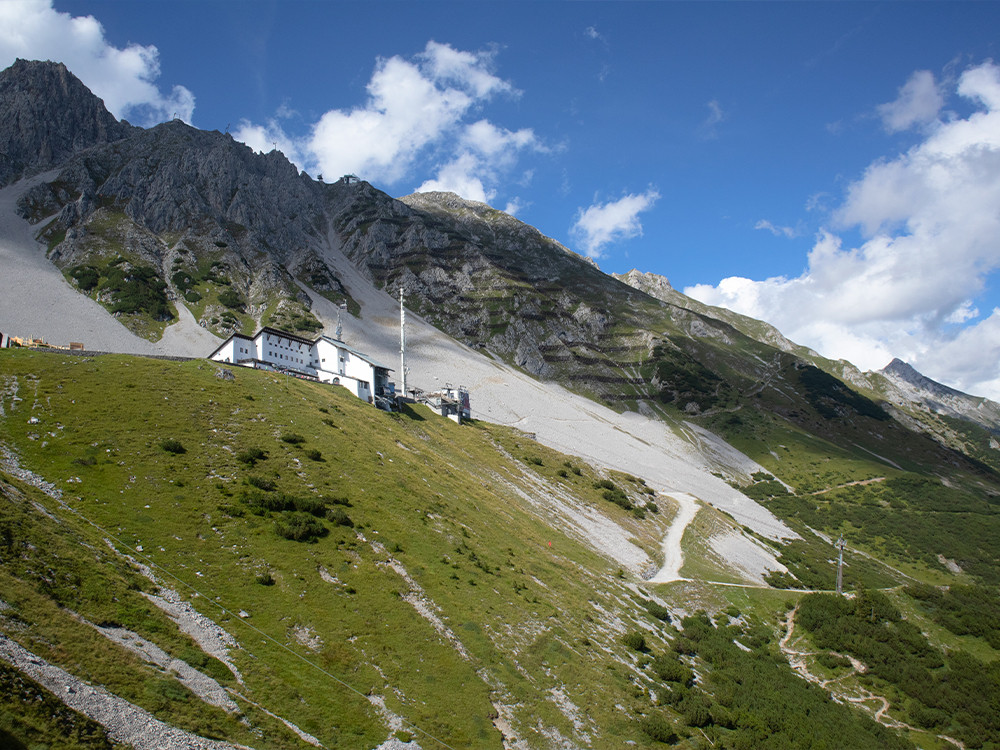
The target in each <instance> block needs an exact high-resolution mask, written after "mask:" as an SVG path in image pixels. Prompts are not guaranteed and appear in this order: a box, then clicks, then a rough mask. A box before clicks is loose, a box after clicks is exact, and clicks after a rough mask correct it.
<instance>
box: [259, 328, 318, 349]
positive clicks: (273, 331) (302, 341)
mask: <svg viewBox="0 0 1000 750" xmlns="http://www.w3.org/2000/svg"><path fill="white" fill-rule="evenodd" d="M262 333H270V334H272V335H274V336H281V337H282V338H286V339H289V340H291V341H298V342H299V343H300V344H306V345H308V346H312V345H313V344H314V343H316V341H315V339H307V338H303V337H302V336H299V335H298V334H295V333H289V332H288V331H282V330H280V329H278V328H271V327H270V326H264V327H263V328H261V329H260V330H259V331H257V333H255V334H254V335H253V338H255V339H256V338H260V335H261V334H262Z"/></svg>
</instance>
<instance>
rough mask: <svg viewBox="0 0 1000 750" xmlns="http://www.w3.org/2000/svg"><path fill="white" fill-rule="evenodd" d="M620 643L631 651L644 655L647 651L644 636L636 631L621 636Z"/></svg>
mask: <svg viewBox="0 0 1000 750" xmlns="http://www.w3.org/2000/svg"><path fill="white" fill-rule="evenodd" d="M622 643H624V644H625V645H626V646H628V647H629V648H630V649H632V650H633V651H640V652H642V653H645V652H646V651H648V650H649V649H648V648H647V647H646V636H644V635H643V634H642V633H640V632H639V631H638V630H633V631H631V632H629V633H626V634H625V635H623V636H622Z"/></svg>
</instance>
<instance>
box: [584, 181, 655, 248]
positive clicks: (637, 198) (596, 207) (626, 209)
mask: <svg viewBox="0 0 1000 750" xmlns="http://www.w3.org/2000/svg"><path fill="white" fill-rule="evenodd" d="M659 198H660V194H659V192H657V191H656V190H655V189H653V188H650V189H649V190H647V191H646V192H645V193H640V194H633V193H630V194H628V195H624V196H622V197H621V198H619V199H618V200H616V201H609V202H607V203H595V204H593V205H592V206H589V207H588V208H581V209H580V210H579V211H578V212H577V215H576V222H575V223H574V224H573V226H572V227H571V228H570V235H571V236H572V237H573V240H574V241H575V242H578V243H580V245H581V246H582V247H583V251H584V252H585V253H586V254H587V255H589V256H590V257H592V258H600V257H601V255H602V253H603V251H604V248H605V247H606V246H607V245H609V244H611V243H612V242H618V241H621V240H625V239H629V238H631V237H637V236H641V235H642V223H641V222H640V221H639V214H640V213H642V212H643V211H648V210H649V209H650V208H652V206H653V204H654V203H656V201H657V200H659Z"/></svg>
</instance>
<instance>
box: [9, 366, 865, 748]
mask: <svg viewBox="0 0 1000 750" xmlns="http://www.w3.org/2000/svg"><path fill="white" fill-rule="evenodd" d="M220 372H221V370H220V368H218V367H217V366H216V365H214V364H209V363H207V362H198V361H192V362H187V363H182V364H179V363H173V362H166V361H157V360H149V359H141V358H131V357H124V356H104V357H97V358H89V357H70V356H68V355H63V354H40V353H31V352H18V351H11V352H5V353H4V355H3V360H2V367H0V383H2V392H3V395H2V397H0V405H2V408H3V412H2V417H0V419H2V420H3V430H4V434H5V435H6V436H7V437H6V438H5V443H6V445H7V447H8V448H9V449H11V450H13V451H14V453H16V455H17V457H18V460H19V462H20V464H21V466H22V467H23V468H24V469H29V470H31V471H33V472H34V473H35V475H36V479H37V477H45V478H46V479H47V480H49V481H51V482H52V483H53V485H54V488H53V492H54V491H55V490H58V491H61V493H62V495H61V500H60V499H56V498H54V497H52V496H50V495H47V494H44V493H42V492H40V491H38V490H37V489H35V488H33V487H30V486H27V485H25V484H24V483H23V482H22V481H20V480H19V479H18V478H17V476H15V474H16V472H15V474H10V473H8V474H6V475H4V476H3V483H2V485H0V488H2V491H0V494H2V496H3V503H4V507H5V509H4V513H3V516H2V518H3V524H4V528H3V534H2V541H3V549H4V550H5V552H4V561H5V563H4V566H3V569H2V575H0V600H2V601H3V602H4V603H5V605H6V608H5V609H4V610H3V612H2V613H0V616H2V618H3V625H4V627H3V630H4V632H5V633H6V634H7V635H8V636H9V637H11V638H13V639H14V640H16V641H17V642H18V643H20V644H21V645H22V646H24V647H25V648H28V649H29V650H30V651H32V652H33V653H35V654H36V655H37V656H39V657H40V658H42V659H45V660H47V661H50V662H53V663H57V664H59V665H61V666H63V667H64V668H65V669H67V670H68V671H70V672H71V673H74V674H76V675H78V676H81V677H84V678H86V679H91V680H93V681H95V682H98V683H101V684H104V685H106V686H107V687H108V688H109V689H111V690H112V691H113V692H115V693H117V694H119V695H121V696H122V697H125V698H126V699H128V700H129V701H131V702H133V703H135V704H137V705H140V706H142V707H143V708H145V709H147V710H149V711H150V712H152V713H153V714H154V715H156V716H158V717H159V718H161V719H164V720H167V721H169V722H171V723H173V724H175V725H177V726H179V727H181V728H183V729H185V730H186V731H189V732H192V733H195V734H200V735H202V736H214V737H219V738H226V739H228V740H232V741H237V742H241V743H244V744H247V745H250V746H253V747H299V746H305V745H303V740H301V739H300V736H299V735H297V734H296V733H295V732H293V731H292V730H290V729H288V728H287V727H286V726H285V725H284V724H282V723H281V722H280V721H278V720H277V719H275V718H274V716H279V717H281V718H282V719H285V720H287V721H289V722H291V723H292V724H294V725H295V726H296V727H297V728H298V729H299V730H300V731H301V732H303V733H308V734H309V735H312V736H313V737H315V738H316V739H317V740H318V741H319V742H321V743H322V744H323V745H324V746H325V747H344V748H357V747H374V746H376V745H378V744H379V743H381V742H383V741H384V740H386V738H387V736H389V735H390V734H391V733H395V734H396V736H397V737H399V738H401V739H404V740H405V739H408V738H411V737H412V738H414V739H416V740H417V741H418V743H419V745H420V746H421V747H424V748H431V747H436V746H441V745H440V743H444V744H445V746H451V747H500V746H501V744H502V741H503V740H502V737H501V731H502V732H503V734H504V735H505V736H506V744H507V746H510V747H555V746H560V747H561V746H563V745H564V744H568V745H569V746H578V747H595V748H599V747H608V748H610V747H620V746H621V744H622V743H623V742H625V741H626V740H631V741H634V742H636V743H638V745H639V746H648V747H653V746H656V743H655V740H654V738H655V737H658V736H665V735H663V733H664V732H666V733H667V734H671V735H676V737H677V738H678V739H679V740H680V741H681V742H682V744H686V745H687V746H689V747H694V746H698V743H699V742H700V740H699V739H698V738H699V737H701V736H702V731H701V730H702V729H704V728H708V729H709V730H710V731H712V732H716V733H718V732H722V733H723V734H727V735H729V736H731V737H733V738H736V737H738V736H742V734H746V733H749V732H750V731H751V730H750V729H749V727H750V724H747V723H746V722H750V721H751V719H750V718H748V717H750V716H751V714H753V711H752V710H751V709H750V708H746V709H745V710H748V711H750V714H747V715H746V716H743V718H742V719H739V720H736V719H733V720H732V721H730V722H729V723H730V725H731V726H730V728H728V729H724V728H723V729H718V730H716V729H713V728H712V727H710V726H708V725H707V724H699V719H698V717H697V716H693V717H692V715H689V714H690V713H691V711H693V710H694V709H693V708H691V706H695V705H700V702H704V701H706V700H709V698H708V696H709V695H710V694H709V693H705V692H704V691H702V690H701V689H700V688H699V689H695V688H694V687H691V686H689V687H685V685H684V684H683V683H684V681H685V679H687V678H684V679H682V680H681V682H679V683H678V682H671V680H668V679H667V678H666V677H664V676H663V675H667V676H668V677H671V679H676V678H677V674H676V670H677V669H680V668H681V667H683V670H689V669H690V668H691V667H692V666H693V667H694V669H695V670H696V671H699V672H700V671H701V670H703V669H707V668H708V667H707V664H708V662H703V659H705V658H708V656H707V654H709V653H711V647H710V646H709V645H708V643H707V642H706V644H705V645H703V646H702V647H701V648H696V647H692V648H690V649H689V651H690V653H691V654H697V656H691V655H688V656H685V655H683V654H681V653H678V652H677V651H676V649H674V648H673V644H675V643H678V642H679V641H678V635H677V631H676V630H675V629H674V627H672V626H671V625H669V624H668V621H669V620H670V615H669V611H670V609H673V610H674V612H675V615H674V616H675V617H676V612H677V609H678V608H681V609H687V611H688V612H690V611H692V610H691V609H688V607H689V606H690V604H691V602H689V601H688V600H687V597H686V594H684V592H683V590H679V591H677V592H674V593H673V594H672V593H671V590H670V589H666V590H664V589H660V590H657V589H653V588H650V587H648V586H644V585H642V584H641V583H640V582H639V581H636V580H632V579H631V577H630V576H628V575H626V574H623V573H622V572H621V570H620V569H619V567H618V566H617V565H616V564H615V562H614V561H613V560H611V559H609V558H608V557H605V556H602V554H600V553H599V552H598V548H597V546H595V544H594V543H593V542H591V541H588V535H587V533H586V532H585V531H583V529H585V528H586V524H585V520H586V518H588V517H589V518H599V519H603V520H602V523H604V524H605V526H604V529H605V531H607V530H609V529H613V528H616V527H617V528H619V529H621V530H623V532H624V533H623V539H628V538H629V537H631V539H632V542H631V543H633V544H637V545H640V546H642V547H645V548H647V549H649V550H650V551H653V550H655V549H656V547H657V545H658V543H659V539H660V538H661V537H662V535H663V533H664V530H665V527H666V525H667V524H668V523H669V518H670V515H671V512H672V507H671V503H670V501H669V500H667V499H665V498H662V497H660V498H656V499H653V498H652V497H651V496H650V494H649V493H648V492H647V491H645V489H644V485H643V484H642V483H641V482H639V481H637V480H634V479H633V478H629V477H626V476H623V475H614V476H604V477H601V476H599V475H597V474H595V472H594V470H593V469H591V468H590V467H588V466H586V465H583V464H581V463H580V462H578V461H574V460H573V459H572V458H571V457H566V456H562V455H560V454H556V453H554V452H553V451H550V450H548V449H546V448H544V447H543V446H540V445H538V444H536V443H534V442H533V441H532V440H530V439H527V438H526V437H524V436H523V435H521V434H519V433H517V432H515V431H511V430H508V429H501V428H497V427H490V426H487V425H484V424H480V423H470V424H467V425H463V426H461V427H459V426H457V425H455V424H453V423H452V422H450V421H447V420H442V419H440V418H437V417H434V416H433V415H432V414H431V413H430V412H429V411H423V410H421V409H417V410H408V411H405V412H404V413H402V414H398V415H388V414H384V413H381V412H378V411H376V410H373V409H371V408H370V407H368V406H366V405H364V404H362V403H361V402H359V401H357V400H356V399H353V398H351V397H350V396H348V395H341V394H340V393H338V389H335V388H334V389H330V388H326V387H322V386H319V385H318V384H312V383H306V382H301V381H297V380H294V379H289V378H284V377H278V376H274V375H269V374H266V373H260V372H254V371H245V370H236V371H235V372H234V379H232V380H228V379H222V378H220V377H219V374H220ZM109 383H114V384H115V387H114V388H109V387H108V384H109ZM22 478H23V476H22ZM609 485H610V486H611V487H613V488H615V491H614V492H611V495H610V497H609V496H608V495H607V494H606V493H607V492H608V486H609ZM618 497H622V498H626V499H627V500H628V502H629V503H630V504H633V505H636V506H646V508H647V509H646V512H645V514H644V516H645V517H643V518H640V517H639V516H640V515H643V514H641V513H636V512H635V511H626V510H625V509H624V508H623V507H620V505H619V504H616V502H615V499H616V498H618ZM651 503H656V505H657V510H659V512H652V505H651ZM567 509H569V510H567ZM567 519H570V520H567ZM612 524H613V526H612ZM312 532H315V535H314V536H312V538H311V539H310V536H311V534H312ZM286 537H292V538H286ZM295 537H299V538H300V539H301V540H298V541H297V540H296V539H295ZM137 564H141V565H144V566H148V568H149V569H150V571H151V574H152V575H153V576H154V577H155V578H156V579H157V580H158V581H159V582H160V585H162V586H165V587H170V588H174V589H176V590H177V591H178V592H180V593H181V595H182V598H183V599H184V600H187V601H189V602H190V603H191V604H192V605H193V606H194V608H195V609H196V610H197V611H198V612H200V613H201V614H202V615H204V616H205V617H207V618H210V619H212V620H214V621H216V622H218V623H219V624H220V625H221V626H222V627H223V628H224V629H225V630H226V631H228V632H229V633H230V634H231V635H232V636H233V637H234V638H235V639H236V641H237V642H238V644H239V647H238V648H234V649H231V650H230V652H229V655H228V659H229V660H230V662H231V665H232V667H233V669H234V670H235V671H231V670H230V669H228V668H227V667H226V666H225V665H224V664H223V663H222V662H221V661H219V659H218V658H210V657H209V656H207V655H206V654H204V653H202V652H201V651H200V650H199V649H198V648H196V647H195V645H194V644H193V643H192V640H191V637H189V636H187V635H185V634H184V633H183V632H181V631H180V630H179V629H178V627H177V626H176V625H175V624H174V623H173V622H172V621H171V620H170V619H169V618H168V617H167V616H165V614H164V613H163V612H162V611H161V610H160V609H158V608H157V607H156V606H155V602H154V601H153V600H152V599H150V595H154V594H156V593H157V591H159V593H160V594H161V595H162V594H163V590H162V589H159V588H158V585H157V584H154V583H153V581H151V580H150V579H149V578H148V577H147V576H145V575H143V573H142V570H141V569H140V568H137V567H136V565H137ZM677 594H680V595H681V596H680V598H677V597H676V595H677ZM775 604H776V602H775V600H773V599H768V598H767V597H763V598H759V599H757V600H756V603H749V602H748V606H747V608H746V613H745V614H744V615H743V616H742V619H739V621H738V622H736V621H734V623H732V625H731V626H732V627H733V628H735V630H733V633H734V634H736V633H741V632H744V629H746V628H750V629H751V630H752V631H753V632H758V631H759V634H761V635H763V634H764V633H765V632H766V631H768V630H770V629H772V628H773V626H774V623H775V618H776V616H777V615H776V612H775V610H774V609H773V608H774V607H775ZM662 618H666V620H664V619H662ZM685 622H687V621H685ZM88 623H90V624H88ZM769 623H770V624H769ZM94 626H101V627H105V628H110V627H117V626H120V627H124V628H126V629H128V630H130V631H134V632H135V633H137V634H138V635H139V636H141V637H142V638H145V639H147V640H149V641H152V642H154V643H156V644H158V645H159V646H160V647H161V648H162V649H164V650H165V651H167V652H168V653H170V654H172V655H173V656H175V657H177V658H179V659H181V660H182V661H186V662H187V663H189V664H191V666H193V667H195V668H197V669H199V670H201V671H202V672H203V673H205V674H208V675H209V676H211V677H213V678H214V679H216V680H217V681H218V682H219V683H220V684H221V685H222V686H223V687H225V688H229V689H230V692H229V695H230V697H231V698H232V700H234V701H235V703H236V705H237V706H238V707H239V712H240V714H242V715H243V716H245V717H246V719H247V720H248V722H249V726H245V725H244V724H243V723H241V722H240V721H238V720H237V718H236V715H233V714H229V713H227V712H226V711H225V710H224V709H223V708H218V707H213V706H210V705H207V704H205V703H204V702H203V701H201V700H199V699H198V698H197V697H195V696H193V695H192V694H191V693H190V691H189V690H187V689H186V688H184V686H182V685H178V683H177V681H176V680H175V679H173V678H172V676H171V675H170V674H167V673H164V671H163V670H157V669H153V668H151V667H149V666H143V664H142V659H139V658H138V657H136V656H135V655H134V654H131V653H130V652H127V651H125V650H124V649H122V648H121V647H120V646H117V645H115V644H114V643H111V642H110V641H109V640H108V639H107V638H106V637H105V636H103V635H102V634H101V632H99V631H98V630H97V629H96V628H95V627H94ZM682 627H688V628H695V629H697V628H698V627H699V626H698V625H697V619H696V620H692V621H691V622H690V623H688V624H687V625H683V626H682ZM727 627H728V626H727ZM747 632H748V633H749V632H751V631H750V630H748V631H747ZM772 632H773V631H772ZM629 634H631V635H629ZM637 639H638V641H637ZM753 643H754V646H753V648H754V650H755V651H754V653H755V654H757V655H756V656H754V657H753V658H754V659H763V660H765V661H770V662H771V663H773V660H774V658H775V655H776V653H777V648H776V645H775V642H774V638H773V637H761V638H758V640H757V641H755V642H753ZM682 651H683V649H682ZM656 657H658V658H659V661H656ZM219 658H222V657H219ZM667 662H670V663H675V662H676V663H677V664H678V665H680V666H679V667H676V668H675V667H668V666H664V665H665V664H666V663H667ZM762 663H763V662H762ZM657 664H659V665H660V667H659V668H657V667H656V665H657ZM702 664H705V665H706V666H699V665H702ZM671 670H674V671H673V672H672V671H671ZM683 670H682V671H683ZM237 674H238V675H239V678H237V676H236V675H237ZM692 674H693V673H692ZM776 674H778V675H781V679H782V680H788V681H789V683H788V684H789V685H793V686H794V685H796V684H798V678H796V677H794V676H793V675H792V673H791V672H790V671H788V670H784V671H782V670H780V669H779V671H778V672H777V673H776ZM240 679H241V680H242V682H240V681H239V680H240ZM773 679H774V678H772V680H773ZM795 689H796V690H798V688H795ZM670 696H673V697H672V698H670ZM667 698H669V700H667ZM796 700H799V698H797V699H796ZM801 700H803V701H806V703H807V704H808V703H809V702H811V701H814V700H820V701H821V702H822V701H824V700H825V699H824V698H823V697H822V694H821V693H816V694H815V695H813V693H811V692H809V691H807V693H804V694H803V695H802V696H801ZM709 702H710V701H709ZM658 704H659V705H658ZM9 705H10V704H8V709H7V710H8V712H9V713H11V711H10V708H9ZM830 705H833V704H830ZM686 706H687V707H688V708H687V709H686V708H685V707H686ZM264 709H266V711H267V712H270V713H267V712H265V710H264ZM685 710H687V711H688V713H685ZM824 710H827V709H824ZM829 710H832V711H833V713H831V714H830V719H829V720H830V721H832V722H833V725H834V726H835V727H836V726H837V722H840V728H841V729H842V730H844V731H847V730H846V729H845V728H846V727H848V726H850V727H852V728H851V729H850V731H851V732H855V731H857V732H860V733H861V734H859V735H858V736H859V737H861V736H865V733H874V734H870V735H869V737H870V739H871V740H872V741H873V742H875V741H878V740H876V739H875V738H876V736H878V734H877V732H878V730H877V729H876V727H875V725H874V724H872V723H871V722H868V721H867V720H864V719H863V717H862V716H861V715H858V714H855V713H853V712H851V711H850V710H849V709H847V708H845V707H837V708H836V709H829ZM741 716H742V714H741ZM837 717H839V718H837ZM775 721H779V720H778V719H775ZM858 722H860V723H858ZM866 722H867V723H866ZM779 723H780V724H781V725H782V727H783V730H782V731H786V730H787V731H789V732H791V731H792V729H793V728H794V724H795V718H794V716H785V717H784V718H782V719H780V721H779ZM744 724H746V726H744ZM498 727H499V728H500V729H498ZM53 731H54V730H53ZM747 736H750V735H749V734H747ZM438 741H440V743H439V742H438ZM734 741H735V740H734Z"/></svg>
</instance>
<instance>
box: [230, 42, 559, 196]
mask: <svg viewBox="0 0 1000 750" xmlns="http://www.w3.org/2000/svg"><path fill="white" fill-rule="evenodd" d="M493 57H494V52H493V51H492V50H487V51H480V52H466V51H463V50H457V49H454V48H453V47H451V46H449V45H447V44H440V43H438V42H434V41H430V42H428V43H427V45H426V47H425V48H424V50H423V52H421V53H420V54H418V55H416V56H414V57H413V58H412V59H404V58H402V57H400V56H394V57H390V58H383V59H379V60H378V61H377V62H376V65H375V70H374V72H373V73H372V77H371V80H370V81H369V82H368V86H367V91H368V99H367V101H365V102H364V103H363V104H361V105H359V106H357V107H354V108H353V109H335V110H330V111H329V112H326V113H325V114H323V115H322V117H320V118H319V120H318V121H317V122H316V123H315V124H314V125H313V126H312V132H311V134H310V135H309V136H308V137H307V138H302V139H293V138H289V137H287V136H286V134H285V133H284V131H283V129H282V128H281V125H280V123H279V122H278V118H272V119H271V120H269V121H268V123H267V124H266V125H260V124H255V123H250V122H243V123H241V125H240V127H239V129H238V130H237V131H236V133H234V137H235V138H237V139H238V140H242V141H243V142H244V143H246V144H247V145H249V146H251V147H252V148H254V149H257V150H263V151H270V150H271V148H272V147H273V146H274V144H275V143H277V145H278V148H279V149H280V150H281V151H282V152H284V153H285V155H286V156H288V157H289V159H291V160H292V161H294V162H296V163H297V164H299V166H300V167H303V168H307V169H309V170H310V171H313V172H318V173H322V174H326V175H329V176H331V177H333V176H335V175H342V174H348V173H350V174H356V175H358V176H360V177H362V178H363V179H366V180H372V181H383V182H386V183H389V184H390V185H393V184H397V183H399V182H401V181H402V180H404V179H412V178H413V176H414V175H416V174H419V173H421V172H423V173H424V174H428V173H429V174H432V175H433V176H432V177H429V178H427V179H424V180H423V182H422V183H421V184H420V186H419V187H418V188H417V191H418V192H427V191H432V190H440V191H450V192H454V193H458V194H459V195H461V196H462V197H464V198H467V199H470V200H478V201H484V202H486V201H490V200H492V199H493V198H494V197H496V193H497V185H498V184H499V182H500V179H501V178H502V177H503V176H504V174H505V173H506V172H507V171H508V170H510V169H511V168H512V167H513V166H514V165H515V164H516V162H517V160H518V158H519V157H520V155H521V154H522V153H523V152H525V151H535V152H539V151H546V150H547V149H546V148H545V146H544V145H543V144H542V143H541V142H540V141H539V139H538V138H537V137H536V136H535V133H534V131H533V130H531V129H530V128H521V129H519V130H507V129H506V128H503V127H500V126H498V125H495V124H493V123H492V122H490V121H489V120H486V119H482V118H479V119H474V118H473V116H474V115H475V114H476V113H477V112H478V111H479V110H480V109H481V108H482V107H483V105H485V103H486V102H487V101H489V99H490V98H492V97H493V96H495V95H498V94H503V95H506V96H514V97H516V96H518V95H519V93H520V92H518V91H517V90H516V89H515V88H514V87H513V85H512V84H511V83H510V82H509V81H505V80H503V79H501V78H499V77H498V76H496V75H495V74H494V73H493V70H492V69H493ZM284 107H285V109H287V104H286V105H284ZM280 114H281V113H279V116H280Z"/></svg>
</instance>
